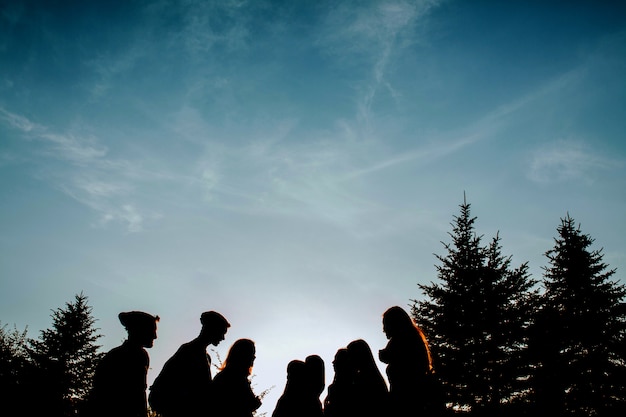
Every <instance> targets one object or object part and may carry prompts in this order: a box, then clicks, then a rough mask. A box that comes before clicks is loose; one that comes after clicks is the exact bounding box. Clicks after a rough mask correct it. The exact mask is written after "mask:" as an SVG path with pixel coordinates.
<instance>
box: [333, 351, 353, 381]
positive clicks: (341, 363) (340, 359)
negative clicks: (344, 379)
mask: <svg viewBox="0 0 626 417" xmlns="http://www.w3.org/2000/svg"><path fill="white" fill-rule="evenodd" d="M351 362H352V361H351V360H350V353H348V349H346V348H341V349H338V350H337V353H335V358H334V359H333V369H334V370H335V376H336V375H337V374H340V375H347V374H348V373H349V372H350V370H351V368H352V363H351Z"/></svg>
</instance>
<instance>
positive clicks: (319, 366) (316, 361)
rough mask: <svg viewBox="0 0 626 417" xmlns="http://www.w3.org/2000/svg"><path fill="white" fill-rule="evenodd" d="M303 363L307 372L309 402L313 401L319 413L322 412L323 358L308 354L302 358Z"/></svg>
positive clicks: (323, 386)
mask: <svg viewBox="0 0 626 417" xmlns="http://www.w3.org/2000/svg"><path fill="white" fill-rule="evenodd" d="M304 363H305V365H306V367H307V373H308V375H309V378H308V380H307V381H308V385H309V392H310V395H311V402H312V403H315V405H316V406H317V408H319V412H320V414H322V401H321V400H320V395H322V392H323V391H324V388H326V369H325V366H324V360H323V359H322V358H321V357H320V356H319V355H309V356H307V357H306V358H305V359H304Z"/></svg>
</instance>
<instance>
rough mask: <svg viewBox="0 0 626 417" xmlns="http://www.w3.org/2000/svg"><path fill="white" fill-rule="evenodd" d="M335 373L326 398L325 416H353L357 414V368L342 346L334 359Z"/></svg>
mask: <svg viewBox="0 0 626 417" xmlns="http://www.w3.org/2000/svg"><path fill="white" fill-rule="evenodd" d="M333 370H334V371H335V375H334V377H333V381H332V383H331V384H330V385H329V386H328V395H326V398H325V399H324V417H351V416H353V415H355V401H356V400H357V397H356V392H355V388H354V380H355V372H356V371H355V368H354V364H353V363H352V360H351V358H350V353H349V352H348V349H346V348H340V349H339V350H337V353H335V358H334V360H333Z"/></svg>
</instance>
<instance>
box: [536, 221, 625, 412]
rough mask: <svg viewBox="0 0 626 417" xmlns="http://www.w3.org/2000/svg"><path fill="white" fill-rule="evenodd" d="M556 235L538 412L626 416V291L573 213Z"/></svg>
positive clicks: (547, 271)
mask: <svg viewBox="0 0 626 417" xmlns="http://www.w3.org/2000/svg"><path fill="white" fill-rule="evenodd" d="M557 232H558V237H557V238H555V240H554V241H555V246H554V247H553V248H552V249H550V250H548V251H547V252H546V253H545V255H546V257H547V258H548V261H549V266H547V267H544V286H545V293H544V294H543V297H542V305H541V310H540V313H539V314H538V316H537V320H536V324H535V326H534V332H533V333H534V337H533V339H532V348H533V352H534V355H533V357H534V359H535V360H536V362H537V371H536V373H535V375H534V379H533V380H534V389H535V396H536V402H537V406H538V407H539V408H540V409H542V410H546V411H549V412H551V413H553V415H585V416H596V415H597V416H604V415H617V413H618V410H619V412H623V411H626V408H625V404H626V379H625V378H624V376H625V375H626V357H625V355H626V349H625V348H624V346H625V335H626V310H625V304H624V296H625V295H626V287H625V286H624V285H619V284H618V283H617V282H615V281H611V277H612V276H613V275H614V274H615V269H608V265H607V264H605V263H604V262H603V261H602V260H603V255H602V249H600V250H593V249H591V245H592V244H593V242H594V239H592V238H591V237H590V236H589V235H586V234H583V233H582V232H581V229H580V226H578V227H577V226H576V225H575V223H574V219H572V218H571V217H570V216H569V214H568V215H567V216H566V217H565V218H563V219H561V224H560V225H559V227H558V228H557Z"/></svg>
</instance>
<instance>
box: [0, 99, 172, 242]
mask: <svg viewBox="0 0 626 417" xmlns="http://www.w3.org/2000/svg"><path fill="white" fill-rule="evenodd" d="M0 120H1V121H2V122H3V124H4V125H5V126H7V127H9V128H11V129H14V130H16V131H18V132H19V133H20V134H21V135H22V136H23V137H24V138H25V139H27V140H29V141H36V142H38V143H39V144H42V145H44V146H37V147H36V148H35V149H34V150H33V151H32V152H33V154H34V155H39V156H43V157H44V158H47V159H50V160H52V159H54V160H58V161H61V162H63V165H62V166H61V167H56V166H55V165H54V164H49V166H50V168H42V169H44V170H45V175H44V176H43V177H42V179H44V180H46V181H52V182H53V185H54V186H55V187H56V188H58V189H59V190H61V191H62V192H64V193H65V194H67V195H69V196H71V197H72V198H73V199H75V200H76V201H78V202H80V203H81V204H83V205H85V206H87V207H89V208H91V209H92V210H94V211H95V212H97V213H98V215H99V217H100V220H99V221H98V222H97V223H98V224H100V225H106V224H110V223H112V222H118V223H121V224H124V225H125V226H126V228H127V230H128V231H129V232H138V231H140V230H141V229H142V225H143V222H144V220H145V218H146V217H150V218H154V217H157V215H156V214H146V213H149V211H146V210H143V209H140V208H138V207H137V206H136V204H133V203H131V202H130V199H131V191H132V190H133V189H134V185H133V182H136V181H138V180H142V179H143V180H153V179H155V178H162V176H160V175H156V173H153V172H150V171H146V170H141V168H140V167H139V166H137V164H133V163H130V162H128V161H123V160H116V159H113V158H110V157H109V156H108V149H107V148H106V147H105V146H103V145H102V144H100V143H99V141H98V139H97V138H96V137H94V136H93V135H81V134H76V133H73V132H69V133H59V132H54V131H52V130H51V129H50V128H48V127H46V126H44V125H41V124H38V123H35V122H33V121H31V120H30V119H28V118H27V117H25V116H22V115H19V114H16V113H13V112H10V111H8V110H6V109H4V108H0Z"/></svg>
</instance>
